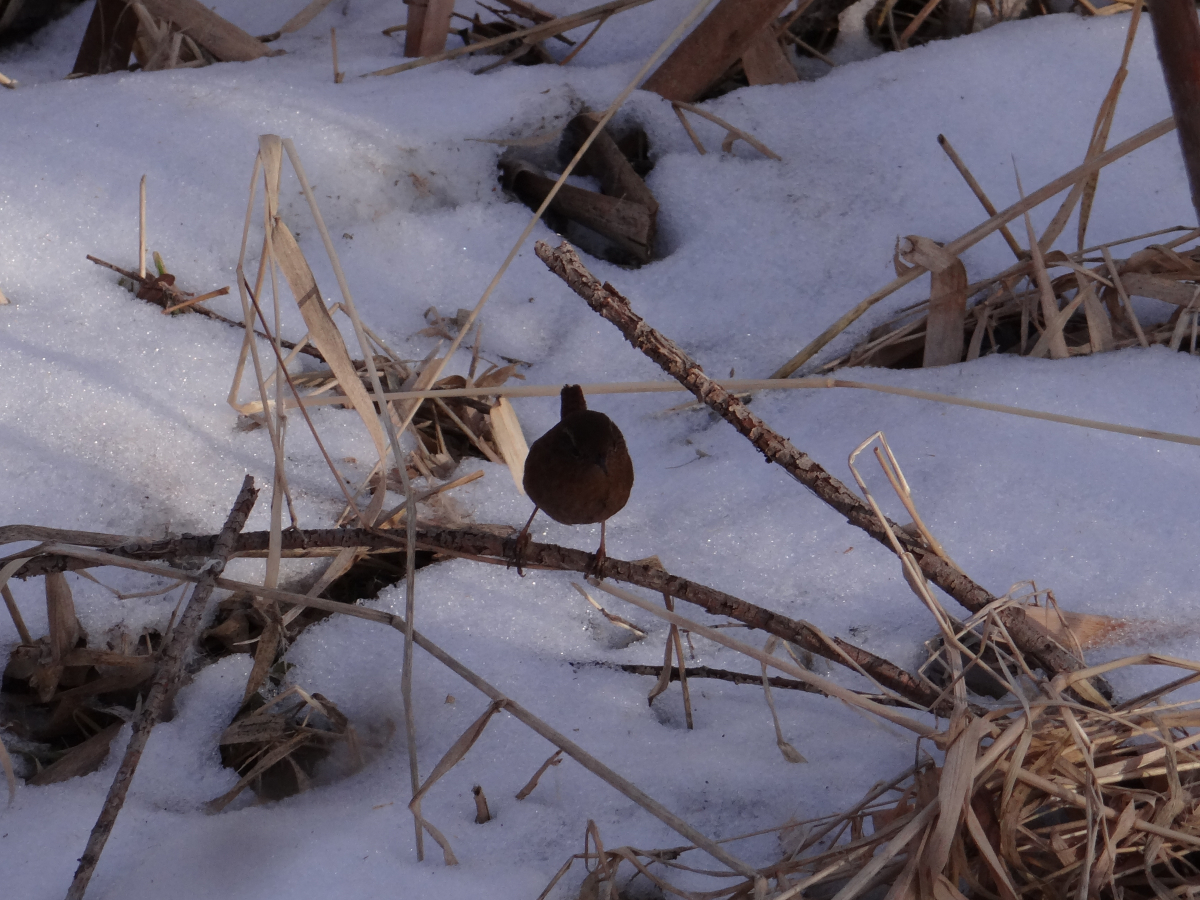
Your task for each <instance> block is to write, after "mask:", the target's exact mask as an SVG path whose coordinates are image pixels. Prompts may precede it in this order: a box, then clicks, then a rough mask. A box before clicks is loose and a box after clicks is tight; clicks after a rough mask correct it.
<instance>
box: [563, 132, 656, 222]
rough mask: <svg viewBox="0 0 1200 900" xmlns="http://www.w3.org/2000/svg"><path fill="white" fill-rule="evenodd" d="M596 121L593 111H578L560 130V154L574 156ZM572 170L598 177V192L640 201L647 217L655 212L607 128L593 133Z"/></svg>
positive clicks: (648, 194) (650, 196) (645, 189)
mask: <svg viewBox="0 0 1200 900" xmlns="http://www.w3.org/2000/svg"><path fill="white" fill-rule="evenodd" d="M598 124H600V116H599V115H597V114H596V113H582V114H580V115H578V116H576V117H575V118H573V119H572V120H571V121H570V122H568V123H567V127H566V129H565V130H564V132H563V143H562V151H563V153H564V154H567V153H569V154H570V155H571V156H574V155H575V153H576V152H577V151H578V150H579V148H580V147H582V146H583V142H584V141H585V140H587V138H588V136H589V135H591V133H592V132H593V131H595V130H596V126H597V125H598ZM575 171H576V173H577V174H579V175H590V176H592V177H593V178H596V179H597V180H599V182H600V192H601V193H603V194H606V195H607V196H609V197H615V198H616V199H618V200H630V201H632V202H634V203H640V204H641V205H642V206H644V207H646V209H647V210H649V212H650V215H651V217H653V216H655V215H656V214H657V213H658V201H657V200H656V199H655V198H654V194H653V193H651V191H650V188H648V187H646V182H644V181H643V180H642V177H641V176H640V175H638V173H637V172H635V171H634V169H633V166H632V165H630V163H629V160H628V159H627V158H626V157H625V154H624V153H622V152H621V148H620V147H618V146H617V142H616V141H614V140H613V138H612V135H610V134H609V133H608V131H607V130H602V131H601V132H600V133H599V134H598V135H596V139H595V140H594V141H593V142H592V145H591V146H590V147H588V149H587V152H586V153H584V154H583V158H582V159H580V160H579V165H577V166H576V167H575Z"/></svg>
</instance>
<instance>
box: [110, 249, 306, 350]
mask: <svg viewBox="0 0 1200 900" xmlns="http://www.w3.org/2000/svg"><path fill="white" fill-rule="evenodd" d="M87 258H88V259H89V260H90V261H91V262H94V263H95V264H96V265H98V266H103V267H104V268H106V269H112V270H113V271H114V272H116V273H117V274H118V275H123V276H125V277H126V278H128V279H129V280H130V281H132V282H134V283H135V284H139V285H141V286H142V287H144V288H151V287H152V288H154V289H155V290H158V291H161V292H162V296H163V300H164V302H163V304H162V306H163V312H165V313H174V312H195V313H199V314H200V315H202V316H206V317H208V318H210V319H212V320H213V321H215V322H223V323H224V324H226V325H229V326H232V327H233V328H245V327H246V326H245V325H244V324H243V323H241V322H236V321H234V320H233V319H229V318H226V317H225V316H223V315H221V314H220V313H215V312H213V311H212V310H211V309H207V308H206V307H203V306H194V305H192V304H195V303H199V302H200V301H202V300H211V299H212V298H213V297H218V296H224V295H225V294H228V293H229V288H228V287H224V288H221V289H220V290H218V291H212V292H210V293H208V294H201V295H200V296H199V297H193V296H192V295H191V294H189V293H188V292H187V291H181V290H179V289H178V288H176V287H173V286H171V285H167V284H162V283H161V282H157V283H156V282H155V281H154V279H153V278H145V277H143V276H141V275H138V273H137V272H132V271H130V270H129V269H122V268H121V267H120V266H115V265H113V264H112V263H110V262H107V261H105V260H103V259H100V258H98V257H95V256H92V255H91V254H90V253H89V254H88V255H87ZM149 302H153V301H149ZM254 333H255V334H257V335H258V336H259V337H260V338H263V339H265V340H268V341H269V340H271V338H270V336H269V335H266V334H263V333H262V332H261V331H256V332H254ZM279 346H281V347H284V348H286V349H288V350H295V349H296V345H295V344H294V343H292V342H291V341H285V340H283V339H282V338H281V339H280V341H279ZM299 352H301V353H304V354H306V355H308V356H311V357H313V358H314V359H319V360H321V361H322V362H324V361H325V357H323V356H322V355H321V352H320V351H319V350H317V349H316V348H315V347H309V346H304V347H301V348H300V351H299Z"/></svg>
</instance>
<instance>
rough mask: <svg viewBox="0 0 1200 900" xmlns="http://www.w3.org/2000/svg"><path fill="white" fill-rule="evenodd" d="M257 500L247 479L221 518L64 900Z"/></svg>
mask: <svg viewBox="0 0 1200 900" xmlns="http://www.w3.org/2000/svg"><path fill="white" fill-rule="evenodd" d="M257 497H258V491H257V490H256V489H255V487H254V479H253V478H251V477H250V476H249V475H247V476H246V479H245V481H244V482H243V483H242V489H241V491H240V492H239V493H238V496H237V499H236V500H235V501H234V504H233V507H232V509H231V510H230V512H229V517H228V518H227V519H226V520H225V526H224V527H223V528H222V529H221V533H220V536H219V537H218V538H217V541H216V543H215V544H214V547H213V552H212V554H210V555H209V557H208V560H207V562H206V563H205V564H204V566H203V567H201V569H200V572H199V573H198V575H199V578H198V581H197V582H196V587H195V589H194V590H193V591H192V597H191V600H190V601H189V602H188V605H187V607H186V608H185V609H184V611H183V615H182V616H181V617H180V621H179V624H178V626H177V627H176V629H175V632H174V634H173V635H172V638H171V640H170V642H169V643H168V644H167V645H166V646H165V647H164V648H163V651H162V655H161V658H160V660H159V663H158V667H157V669H156V671H155V673H154V682H153V684H152V686H151V688H150V694H149V696H148V697H147V698H146V704H145V706H144V707H142V711H141V713H140V714H139V715H138V716H137V717H136V718H135V719H134V723H133V734H132V735H131V736H130V739H129V745H128V747H127V748H126V750H125V757H124V759H122V760H121V765H120V768H118V770H117V774H116V776H115V777H114V778H113V783H112V787H111V788H110V789H109V792H108V796H107V797H106V798H105V801H104V807H103V809H102V810H101V811H100V816H99V818H98V819H97V820H96V824H95V826H93V828H92V832H91V835H90V836H89V837H88V842H87V847H86V848H85V849H84V852H83V856H81V857H80V858H79V866H78V868H77V869H76V870H75V876H74V878H73V879H72V880H71V886H70V888H69V889H68V890H67V895H66V896H67V900H83V895H84V892H85V891H86V890H87V886H88V882H89V881H90V880H91V877H92V873H93V872H94V871H95V869H96V864H97V863H98V862H99V861H100V854H101V852H102V851H103V850H104V845H105V844H106V843H107V842H108V836H109V835H110V834H111V833H112V829H113V825H115V824H116V821H117V814H118V813H120V811H121V807H122V806H123V805H124V803H125V795H126V794H127V793H128V792H129V786H130V784H131V783H132V782H133V775H134V772H135V771H136V770H137V765H138V762H139V761H140V760H141V756H142V752H143V751H144V750H145V747H146V742H147V741H148V740H149V738H150V731H151V729H152V728H153V727H154V726H155V724H157V722H158V720H159V719H160V718H161V717H162V714H163V712H164V711H165V710H166V709H167V707H168V706H169V704H170V702H171V700H172V699H173V697H174V695H175V692H176V691H177V690H178V689H179V684H180V681H181V680H182V678H183V666H184V663H185V661H186V657H187V654H188V653H189V652H190V651H191V649H192V645H193V644H194V643H195V640H196V635H197V633H198V631H199V628H200V623H201V621H202V620H203V616H204V607H205V605H206V604H207V603H208V598H209V596H210V595H211V594H212V591H213V588H214V587H216V582H217V580H218V579H219V578H220V576H221V572H222V571H224V569H225V563H226V561H227V560H228V559H229V556H230V553H231V552H232V550H233V546H234V541H235V538H236V537H237V535H238V533H239V532H241V530H242V528H243V527H244V526H245V524H246V519H247V518H248V517H249V515H250V510H251V509H252V508H253V507H254V501H255V499H256V498H257Z"/></svg>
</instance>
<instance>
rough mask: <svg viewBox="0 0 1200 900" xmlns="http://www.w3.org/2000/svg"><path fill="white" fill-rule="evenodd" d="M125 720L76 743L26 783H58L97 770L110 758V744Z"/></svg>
mask: <svg viewBox="0 0 1200 900" xmlns="http://www.w3.org/2000/svg"><path fill="white" fill-rule="evenodd" d="M124 724H125V723H124V722H113V724H111V725H109V726H108V727H107V728H105V729H104V730H103V731H99V732H97V733H96V734H93V735H92V736H91V737H90V738H88V739H87V740H86V741H84V742H83V743H82V744H76V745H75V746H74V747H72V748H71V749H70V750H69V751H68V752H67V753H66V754H65V755H64V756H61V757H59V758H58V759H57V760H55V761H54V762H53V763H51V764H50V765H48V766H46V768H44V769H42V771H40V772H38V773H37V774H36V775H34V776H33V777H32V778H29V779H27V780H26V782H25V783H26V784H33V785H45V784H57V783H58V782H60V781H66V780H67V779H68V778H74V777H75V776H77V775H89V774H91V773H92V772H95V771H96V770H97V769H99V768H100V766H101V765H102V764H103V763H104V760H105V759H107V758H108V749H109V745H111V744H112V740H113V738H115V737H116V736H117V732H119V731H120V730H121V727H122V726H123V725H124Z"/></svg>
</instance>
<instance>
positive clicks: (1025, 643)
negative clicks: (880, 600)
mask: <svg viewBox="0 0 1200 900" xmlns="http://www.w3.org/2000/svg"><path fill="white" fill-rule="evenodd" d="M535 252H536V253H537V255H538V257H539V258H540V259H541V260H542V261H543V262H544V263H545V264H546V266H547V267H548V268H549V269H550V270H551V271H552V272H554V273H555V274H556V275H558V276H559V277H560V278H562V279H563V280H564V281H565V282H566V283H567V285H568V286H569V287H570V288H571V289H572V290H574V291H575V292H576V293H577V294H579V296H580V297H582V298H583V299H584V300H585V301H587V304H588V305H589V306H590V307H591V308H592V309H593V310H594V311H595V312H597V313H599V314H600V315H601V316H602V317H604V318H605V319H607V320H608V321H610V322H612V323H613V324H614V325H616V326H617V328H618V329H619V330H620V331H621V333H622V334H623V335H624V336H625V338H626V340H628V341H629V343H630V344H632V345H633V346H634V347H635V348H636V349H638V350H640V351H641V352H642V353H644V354H646V355H647V356H649V357H650V358H651V359H652V360H654V361H655V362H656V363H658V364H659V365H660V366H661V367H662V368H663V370H664V371H666V372H667V373H668V374H669V375H671V376H672V377H674V378H676V379H677V380H678V381H679V382H680V383H681V384H683V385H684V386H686V387H687V388H688V389H689V390H690V391H691V392H692V393H693V394H695V395H696V397H697V399H699V400H700V401H702V402H703V403H705V404H707V405H708V406H709V407H710V408H711V409H713V411H715V412H716V413H717V414H719V415H720V416H721V417H722V418H723V419H725V420H726V421H727V422H729V423H730V424H731V425H733V427H734V428H736V429H737V430H738V431H739V432H740V433H741V434H742V435H743V436H744V437H746V438H747V439H748V440H749V441H750V442H751V443H752V444H753V445H754V446H755V448H756V449H757V450H758V451H759V452H761V453H762V454H763V456H764V457H766V459H767V460H769V461H771V462H774V463H776V464H777V465H779V466H781V467H782V468H783V469H784V470H785V471H786V472H788V474H790V475H791V476H792V477H793V478H795V479H796V480H797V481H799V482H800V483H801V484H803V485H804V486H805V487H807V488H809V489H810V490H811V491H813V493H815V494H816V495H817V497H818V498H820V499H821V500H822V501H823V502H824V503H826V504H827V505H828V506H830V507H832V508H833V509H834V510H836V511H837V512H838V513H840V514H841V515H843V516H845V518H846V520H847V521H848V522H849V523H850V524H851V525H855V526H857V527H859V528H861V529H862V530H864V531H865V532H867V534H869V535H870V536H871V537H873V538H874V539H875V540H877V541H879V542H880V543H881V544H883V545H884V546H885V547H889V548H890V546H891V544H890V541H889V537H888V532H887V529H886V528H885V527H884V525H883V524H882V523H881V522H880V521H879V519H878V518H877V517H876V516H875V514H874V512H872V510H871V509H870V507H869V506H867V504H866V503H864V502H863V501H862V500H860V499H859V497H858V496H857V495H856V494H854V493H852V492H851V491H850V490H849V489H848V488H847V487H846V486H845V485H844V484H842V483H841V482H840V481H839V480H838V479H836V478H834V477H833V476H832V475H831V474H829V472H827V471H826V470H825V469H824V468H823V467H822V466H820V465H819V464H817V462H816V461H815V460H813V459H812V457H810V456H809V455H808V454H807V453H804V452H802V451H800V450H798V449H797V448H796V447H794V446H793V445H792V443H791V441H789V440H787V438H785V437H783V436H782V435H780V434H779V433H777V432H776V431H774V430H773V429H772V428H771V427H770V426H768V425H767V424H766V423H765V422H763V421H762V419H760V418H759V417H758V416H757V415H755V414H754V413H752V412H751V411H750V410H749V409H748V408H747V407H746V405H745V403H743V402H742V401H741V400H740V399H739V398H738V397H736V396H734V395H733V394H731V393H729V392H728V391H726V390H725V389H723V388H722V387H720V386H719V385H718V384H716V383H715V382H714V381H712V379H710V378H709V377H708V376H707V375H705V374H704V370H703V369H701V368H700V365H699V364H698V363H697V362H696V361H695V360H693V359H692V358H691V357H689V356H688V355H687V354H685V353H684V352H683V351H682V350H681V349H680V348H679V347H678V346H676V345H675V343H674V342H672V341H671V340H670V339H669V338H667V337H666V336H665V335H663V334H661V333H659V332H658V331H656V330H655V329H653V328H651V327H650V326H649V325H647V324H646V322H645V320H643V319H642V317H641V316H639V315H637V314H636V313H635V312H634V311H633V309H632V308H631V307H630V304H629V301H628V300H627V299H626V298H625V297H623V296H622V295H621V294H619V293H618V292H617V290H616V289H615V288H614V287H613V286H612V285H610V284H603V285H602V284H601V283H600V282H599V281H598V280H597V279H596V278H595V277H594V276H593V275H592V274H591V272H589V271H588V270H587V268H586V267H585V266H584V265H583V263H582V262H581V261H580V260H579V257H578V255H577V254H576V253H575V251H574V250H573V249H572V248H571V246H570V245H569V244H567V243H566V242H564V243H563V244H562V245H560V246H559V248H558V249H557V250H555V249H551V247H550V246H549V245H548V244H546V243H545V242H543V241H539V242H538V243H537V245H536V246H535ZM892 528H893V529H896V528H898V526H896V525H894V524H893V525H892ZM900 533H901V534H903V537H902V541H903V544H904V550H906V551H907V552H909V553H911V554H913V556H914V557H915V558H916V559H917V561H918V563H919V564H920V567H921V570H922V571H923V572H924V574H925V576H926V577H927V578H929V579H930V580H931V581H933V583H934V584H936V585H937V586H938V587H940V588H941V589H942V590H944V591H945V592H946V593H947V594H949V595H950V596H951V597H953V598H954V599H955V600H957V601H958V602H959V603H961V604H962V605H963V606H965V607H966V608H967V609H969V610H971V611H972V612H979V611H980V610H982V609H983V608H984V607H985V606H987V605H988V604H990V603H992V602H994V601H995V600H996V597H995V596H993V595H992V594H991V593H990V592H989V591H987V590H986V589H985V588H983V587H982V586H980V585H978V584H976V583H975V582H974V581H972V580H971V579H970V578H968V577H967V575H966V574H965V573H963V572H962V571H961V570H960V569H958V568H957V567H956V566H954V565H953V564H952V563H951V562H950V561H949V560H946V559H944V558H942V557H940V556H938V555H937V554H936V553H934V552H932V551H931V550H930V548H929V547H928V546H926V545H925V543H924V542H923V541H920V540H919V539H918V538H914V537H913V536H911V535H908V534H904V533H903V532H900ZM999 616H1000V618H1001V620H1002V621H1003V622H1004V624H1005V626H1006V627H1007V628H1008V630H1009V632H1010V633H1011V634H1012V636H1013V639H1014V640H1015V641H1016V642H1017V645H1018V647H1019V648H1020V649H1021V650H1022V651H1023V652H1024V653H1027V654H1029V655H1030V656H1031V657H1033V658H1034V659H1035V660H1037V662H1038V664H1039V665H1040V666H1041V667H1042V668H1044V669H1045V670H1046V671H1047V672H1048V673H1052V674H1058V673H1060V672H1074V671H1077V670H1078V669H1080V668H1081V666H1082V663H1081V662H1080V661H1079V660H1078V659H1076V658H1075V657H1074V656H1073V655H1072V654H1071V653H1069V652H1068V651H1067V650H1066V649H1065V648H1063V647H1062V646H1061V645H1059V644H1058V643H1057V642H1056V641H1055V640H1054V639H1053V638H1052V637H1050V635H1049V633H1048V632H1046V631H1045V630H1044V629H1042V628H1040V627H1039V626H1038V625H1037V624H1035V623H1034V622H1032V621H1031V620H1029V619H1028V618H1027V617H1026V616H1025V613H1024V612H1023V611H1022V610H1020V609H1018V608H1016V607H1011V606H1010V607H1008V608H1006V609H1004V610H1002V611H1001V612H1000V613H999ZM1104 692H1105V691H1104V690H1102V691H1101V693H1104Z"/></svg>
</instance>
